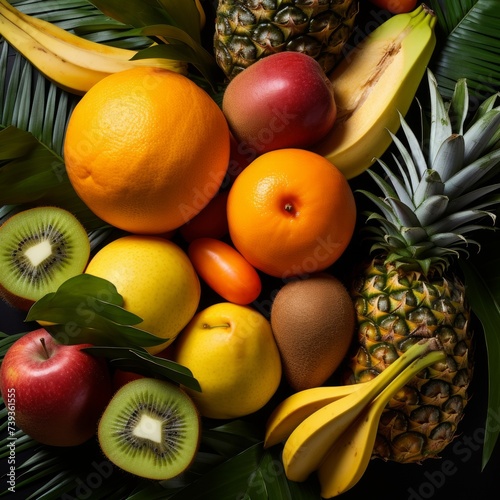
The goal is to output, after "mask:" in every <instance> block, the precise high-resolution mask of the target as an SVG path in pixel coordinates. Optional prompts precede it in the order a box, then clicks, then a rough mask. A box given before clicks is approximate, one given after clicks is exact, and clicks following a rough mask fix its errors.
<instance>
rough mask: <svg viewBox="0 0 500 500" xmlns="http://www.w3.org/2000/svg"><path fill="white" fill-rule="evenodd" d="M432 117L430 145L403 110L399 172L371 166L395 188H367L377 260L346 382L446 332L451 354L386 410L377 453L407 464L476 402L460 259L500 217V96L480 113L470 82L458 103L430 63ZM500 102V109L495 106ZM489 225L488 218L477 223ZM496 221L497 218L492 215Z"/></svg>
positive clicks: (359, 307)
mask: <svg viewBox="0 0 500 500" xmlns="http://www.w3.org/2000/svg"><path fill="white" fill-rule="evenodd" d="M428 80H429V87H430V97H431V100H430V102H431V121H430V125H429V130H428V136H427V137H425V138H424V141H423V142H422V144H423V146H422V144H421V143H420V142H419V141H418V140H417V138H416V136H415V134H414V133H413V131H412V130H411V128H410V127H409V126H408V124H407V123H406V122H405V120H404V119H403V118H402V117H401V124H402V130H403V132H404V134H405V137H406V142H407V145H406V146H405V145H404V144H403V142H402V141H400V140H399V139H398V138H397V137H396V136H393V139H394V144H395V145H396V147H397V149H398V153H399V154H398V155H397V156H396V155H393V158H394V163H395V168H394V169H393V171H391V169H389V167H388V166H387V164H385V163H384V162H382V161H379V163H380V165H381V167H382V169H383V171H384V173H385V176H384V178H383V177H381V176H379V175H377V174H376V173H375V172H373V171H372V170H369V171H368V173H369V174H370V175H371V177H372V178H373V179H374V181H375V182H376V184H377V185H378V187H379V188H380V189H381V190H382V192H383V194H384V196H383V197H380V198H379V197H377V196H375V195H373V194H372V193H369V192H367V191H366V190H364V191H362V192H363V193H364V194H365V195H366V196H367V197H368V198H369V199H370V200H371V201H372V202H373V203H374V204H375V205H376V207H377V209H378V211H377V212H375V213H371V212H370V213H369V217H368V224H369V225H368V226H367V229H368V230H369V231H370V236H371V238H372V240H374V245H373V246H372V252H375V253H376V255H375V258H374V260H373V261H372V262H370V263H369V264H368V265H367V266H366V267H365V268H364V269H362V270H361V272H360V273H359V274H358V275H357V278H356V279H355V280H354V286H353V292H352V293H353V300H354V302H355V306H356V311H357V328H358V341H359V342H357V344H358V345H357V348H356V349H355V351H356V352H355V353H354V354H353V356H352V358H350V359H349V360H348V370H347V373H346V380H345V382H346V383H356V382H362V381H366V380H368V379H370V378H373V377H375V376H376V375H377V374H378V373H380V372H381V371H382V370H384V368H385V367H386V366H387V365H388V364H390V363H391V362H392V361H394V359H396V358H397V357H398V356H399V355H400V354H401V353H402V352H404V351H405V350H406V349H407V348H408V346H409V345H411V344H413V343H415V342H417V341H418V340H419V339H421V338H423V337H431V336H434V337H436V338H438V339H439V341H440V342H441V344H442V346H443V348H444V349H445V351H446V353H447V354H448V357H447V362H446V363H443V364H441V365H435V366H433V367H431V369H428V370H427V371H426V372H425V373H422V374H420V375H419V376H418V377H416V378H415V379H414V380H413V381H412V383H410V384H408V385H407V386H406V387H404V388H403V389H402V390H401V391H400V392H399V394H398V395H397V396H396V397H394V398H393V399H392V401H391V402H390V403H389V404H388V406H387V408H386V409H385V410H384V414H383V415H382V418H381V421H380V424H379V428H378V436H377V441H376V444H375V447H374V450H373V456H377V457H380V458H383V459H386V460H393V461H397V462H420V461H422V460H424V459H425V458H428V457H436V456H438V454H439V453H440V452H441V451H442V450H443V449H444V448H445V446H446V445H447V444H448V443H450V441H451V440H452V439H453V436H454V434H455V432H456V430H457V425H458V423H459V421H460V420H461V418H462V416H463V412H464V407H465V405H466V404H467V388H468V385H469V382H470V380H471V376H472V352H471V337H472V335H471V332H470V328H469V316H470V312H469V308H468V306H467V303H466V300H465V299H466V297H465V289H464V286H463V284H462V283H461V282H460V280H459V279H458V277H457V276H456V275H455V274H454V273H453V272H452V269H453V267H452V266H451V264H452V262H453V259H454V258H456V257H458V256H459V255H460V254H461V253H464V252H465V253H466V252H467V247H468V246H470V245H471V244H475V242H474V241H473V240H471V239H470V238H469V233H470V232H472V231H475V230H478V229H483V228H485V227H488V228H490V227H491V226H486V225H484V226H483V225H481V221H480V219H483V218H486V219H489V218H491V219H493V222H494V219H495V217H494V215H493V214H492V213H491V212H488V211H487V210H485V209H486V208H487V207H491V206H493V205H494V204H497V203H499V196H498V194H493V192H494V191H498V189H499V188H500V184H498V183H496V184H495V183H494V184H492V183H489V182H488V181H489V180H490V179H491V178H492V176H493V175H494V174H498V172H499V170H500V106H498V103H497V99H499V97H500V96H499V95H494V96H491V97H490V98H489V99H487V100H485V101H484V102H483V103H482V104H481V106H480V107H479V108H478V110H477V112H476V113H475V114H474V116H473V117H472V118H471V119H470V120H469V119H468V118H467V115H468V104H469V96H468V92H467V84H466V82H465V81H464V80H460V81H458V82H457V84H456V87H455V92H454V94H453V96H452V98H451V101H450V102H449V103H446V102H444V100H443V98H442V96H441V95H440V94H439V92H438V86H437V82H436V80H435V78H434V76H433V75H432V73H431V72H430V71H428ZM495 106H496V107H495ZM478 221H479V222H478ZM490 222H491V221H490Z"/></svg>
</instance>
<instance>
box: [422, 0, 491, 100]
mask: <svg viewBox="0 0 500 500" xmlns="http://www.w3.org/2000/svg"><path fill="white" fill-rule="evenodd" d="M429 5H430V7H431V8H432V9H433V10H434V11H435V13H436V15H437V18H438V29H437V36H438V44H437V49H436V51H435V54H434V56H433V59H432V60H431V64H430V66H431V69H432V70H433V72H434V74H435V76H436V78H437V80H438V83H439V87H440V91H441V92H442V94H443V95H444V96H445V97H446V98H450V97H451V96H452V94H453V89H454V87H455V83H456V82H457V81H458V80H459V79H460V78H466V79H467V84H468V86H469V91H470V94H471V97H472V98H473V99H477V100H478V101H482V100H484V98H485V97H486V96H488V95H491V94H493V93H495V92H498V91H499V90H500V65H499V64H498V61H499V59H500V29H499V26H500V9H499V8H498V7H499V3H498V0H429Z"/></svg>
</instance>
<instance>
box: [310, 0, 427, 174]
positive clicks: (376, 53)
mask: <svg viewBox="0 0 500 500" xmlns="http://www.w3.org/2000/svg"><path fill="white" fill-rule="evenodd" d="M435 24H436V16H435V15H434V13H433V11H432V10H430V9H429V8H428V7H427V6H426V5H424V4H421V5H420V6H419V7H418V8H416V9H415V10H414V11H412V12H410V13H406V14H397V15H394V16H392V17H391V18H389V19H388V20H387V21H385V22H384V23H382V24H381V25H380V26H378V27H377V28H376V29H375V30H374V31H372V32H371V33H370V34H368V35H367V36H366V38H364V39H363V40H362V41H361V42H360V43H359V44H358V45H357V46H356V47H355V48H354V49H352V50H351V51H350V52H349V53H348V54H347V55H346V56H345V58H344V59H343V60H342V62H341V63H340V64H339V65H338V66H337V67H336V68H334V70H333V72H331V73H330V74H329V75H328V76H329V78H330V80H331V81H332V84H333V88H334V95H335V101H336V104H337V113H338V114H337V119H336V122H335V124H334V126H333V128H332V130H331V131H330V132H329V134H328V135H327V136H326V137H325V138H324V139H323V140H321V141H320V142H319V143H318V144H317V145H316V146H315V147H314V148H313V150H314V151H315V152H316V153H318V154H321V155H322V156H324V157H325V158H327V159H328V160H329V161H330V162H331V163H333V164H334V165H335V166H336V167H338V168H339V169H340V170H341V171H342V172H343V173H344V175H345V176H346V177H347V178H348V179H351V178H353V177H356V176H357V175H359V174H361V173H362V172H363V171H365V170H366V169H367V168H369V167H370V166H371V165H372V164H373V163H374V162H375V160H376V158H380V157H381V156H382V154H383V153H384V152H385V151H386V149H387V148H388V147H389V145H390V144H391V142H392V138H391V137H390V134H389V133H388V130H389V131H391V132H393V133H396V132H397V130H398V129H399V126H400V121H399V114H398V111H399V112H400V113H401V114H402V115H405V114H406V113H407V111H408V109H409V107H410V105H411V103H412V102H413V98H414V96H415V93H416V91H417V88H418V86H419V84H420V81H421V79H422V77H423V75H424V73H425V69H426V67H427V64H428V62H429V60H430V58H431V55H432V53H433V51H434V47H435V45H436V36H435V33H434V26H435Z"/></svg>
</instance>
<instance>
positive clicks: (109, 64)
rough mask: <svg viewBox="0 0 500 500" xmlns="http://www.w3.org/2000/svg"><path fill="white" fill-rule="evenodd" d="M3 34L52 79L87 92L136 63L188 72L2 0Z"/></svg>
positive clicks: (0, 31) (68, 88)
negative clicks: (80, 33)
mask: <svg viewBox="0 0 500 500" xmlns="http://www.w3.org/2000/svg"><path fill="white" fill-rule="evenodd" d="M0 35H1V36H3V37H4V38H5V39H6V40H7V42H9V43H10V44H11V45H12V46H13V47H14V48H15V49H16V50H17V51H18V52H19V53H21V54H22V55H23V56H24V57H26V59H28V60H29V61H30V62H31V63H32V64H33V65H34V66H35V67H36V68H37V69H38V70H39V71H40V72H41V73H43V74H44V75H45V76H46V77H47V78H48V79H49V80H51V81H52V82H54V83H55V84H56V85H58V86H59V87H61V88H63V89H64V90H66V91H67V92H71V93H74V94H77V95H81V94H84V93H85V92H87V91H88V90H89V89H90V88H91V87H92V86H93V85H95V84H96V83H97V82H98V81H99V80H101V79H102V78H104V77H105V76H107V75H109V74H111V73H116V72H118V71H122V70H126V69H129V68H133V67H135V66H154V67H159V68H165V69H169V70H171V71H175V72H177V73H181V74H185V75H187V68H188V65H187V63H186V62H184V61H175V60H171V59H164V58H148V59H136V60H132V58H133V57H134V56H135V55H136V53H137V52H136V51H134V50H129V49H122V48H118V47H112V46H109V45H105V44H101V43H97V42H92V41H90V40H87V39H85V38H82V37H79V36H77V35H74V34H72V33H70V32H68V31H66V30H64V29H62V28H59V27H58V26H56V25H55V24H52V23H49V22H47V21H44V20H42V19H39V18H36V17H33V16H29V15H27V14H24V13H22V12H21V11H19V10H18V9H16V8H14V7H13V6H12V5H10V4H9V3H8V2H7V1H6V0H0Z"/></svg>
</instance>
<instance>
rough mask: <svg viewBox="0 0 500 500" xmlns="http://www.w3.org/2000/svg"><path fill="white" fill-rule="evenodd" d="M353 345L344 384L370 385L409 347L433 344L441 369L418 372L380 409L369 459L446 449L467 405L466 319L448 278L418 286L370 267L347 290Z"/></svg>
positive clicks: (454, 281)
mask: <svg viewBox="0 0 500 500" xmlns="http://www.w3.org/2000/svg"><path fill="white" fill-rule="evenodd" d="M352 295H353V300H354V304H355V307H356V312H357V325H358V332H357V334H358V344H357V346H356V352H354V353H353V356H352V358H351V359H350V360H349V362H348V369H347V370H346V373H345V380H344V382H345V383H358V382H364V381H367V380H370V379H372V378H374V377H375V376H377V375H378V374H379V373H380V372H381V371H383V370H384V369H385V368H386V367H387V366H388V365H389V364H391V363H392V362H393V361H394V360H395V359H397V358H398V357H399V356H400V355H401V354H402V353H403V352H404V351H406V350H407V349H408V348H409V347H410V346H411V345H413V344H414V343H416V342H418V341H419V340H421V339H422V338H428V337H435V338H437V339H438V341H439V342H440V343H441V345H442V348H443V350H444V351H445V352H446V354H447V360H446V362H444V363H439V364H437V365H433V366H431V367H430V368H428V369H426V370H425V371H424V372H421V373H420V374H419V376H417V377H415V378H414V379H413V380H412V381H411V382H410V383H409V384H408V385H406V386H405V387H404V388H403V389H401V390H400V391H399V393H398V394H397V395H396V396H395V397H394V398H393V399H392V400H391V402H390V403H389V404H388V405H387V407H386V409H385V410H384V413H383V415H382V417H381V420H380V424H379V429H378V435H377V439H376V443H375V447H374V450H373V456H374V457H379V458H382V459H384V460H392V461H396V462H404V463H411V462H421V461H422V460H424V459H426V458H431V457H438V456H439V453H440V452H442V450H443V449H444V448H445V447H446V446H447V445H448V444H449V443H450V442H451V441H452V439H453V437H454V435H455V432H456V430H457V426H458V423H459V422H460V420H461V419H462V417H463V414H464V408H465V406H466V404H467V388H468V386H469V383H470V380H471V376H472V362H471V361H472V355H471V344H472V334H471V332H470V329H469V318H470V311H469V308H468V306H467V303H466V300H465V290H464V286H463V284H462V283H461V281H460V280H459V279H458V278H457V277H455V276H449V277H448V278H446V277H443V276H439V275H438V276H436V278H435V279H432V278H426V277H425V276H424V275H423V273H421V272H419V271H402V270H401V269H399V270H398V269H397V268H396V267H395V266H394V265H392V264H384V262H383V261H382V260H373V261H371V262H370V263H369V264H368V265H367V267H366V268H365V269H364V272H361V273H360V274H359V275H358V278H357V279H356V280H355V282H354V286H353V290H352Z"/></svg>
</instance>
